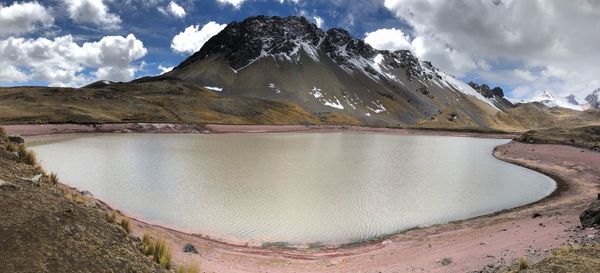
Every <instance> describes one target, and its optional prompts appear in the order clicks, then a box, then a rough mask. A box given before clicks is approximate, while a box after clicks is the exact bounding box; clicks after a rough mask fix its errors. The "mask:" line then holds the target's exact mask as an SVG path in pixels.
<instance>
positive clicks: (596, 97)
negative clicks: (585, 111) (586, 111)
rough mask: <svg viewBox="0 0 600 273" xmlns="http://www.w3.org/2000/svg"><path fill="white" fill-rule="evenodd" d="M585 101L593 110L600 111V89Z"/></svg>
mask: <svg viewBox="0 0 600 273" xmlns="http://www.w3.org/2000/svg"><path fill="white" fill-rule="evenodd" d="M585 101H586V102H587V103H588V104H589V105H590V107H591V108H594V109H598V110H600V88H598V89H596V90H594V92H592V93H591V94H589V95H588V96H587V97H585Z"/></svg>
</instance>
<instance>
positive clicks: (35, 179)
mask: <svg viewBox="0 0 600 273" xmlns="http://www.w3.org/2000/svg"><path fill="white" fill-rule="evenodd" d="M42 176H44V175H43V174H38V175H34V176H33V177H31V178H25V181H28V182H31V183H33V184H34V185H36V186H39V185H40V180H41V179H42Z"/></svg>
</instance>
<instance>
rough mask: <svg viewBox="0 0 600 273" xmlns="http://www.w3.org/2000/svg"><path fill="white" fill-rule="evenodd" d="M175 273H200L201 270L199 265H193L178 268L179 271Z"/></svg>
mask: <svg viewBox="0 0 600 273" xmlns="http://www.w3.org/2000/svg"><path fill="white" fill-rule="evenodd" d="M175 272H176V273H199V272H200V269H198V266H197V265H195V264H193V265H187V266H180V267H177V271H175Z"/></svg>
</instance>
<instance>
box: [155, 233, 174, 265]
mask: <svg viewBox="0 0 600 273" xmlns="http://www.w3.org/2000/svg"><path fill="white" fill-rule="evenodd" d="M152 256H153V258H154V261H155V262H156V263H157V264H159V265H160V266H162V267H164V268H166V269H170V268H171V256H172V254H171V247H169V246H168V245H167V242H166V241H165V239H162V238H161V239H159V240H158V241H157V242H156V244H155V245H154V253H153V255H152Z"/></svg>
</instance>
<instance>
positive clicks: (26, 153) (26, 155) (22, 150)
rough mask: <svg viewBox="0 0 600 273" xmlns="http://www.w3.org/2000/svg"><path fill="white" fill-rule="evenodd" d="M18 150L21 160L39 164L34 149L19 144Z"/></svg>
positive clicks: (29, 163)
mask: <svg viewBox="0 0 600 273" xmlns="http://www.w3.org/2000/svg"><path fill="white" fill-rule="evenodd" d="M16 152H17V154H18V156H19V160H20V161H21V162H23V163H25V164H28V165H31V166H37V165H38V160H37V156H36V155H35V153H34V152H33V151H30V150H27V148H26V147H25V145H19V146H17V151H16Z"/></svg>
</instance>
